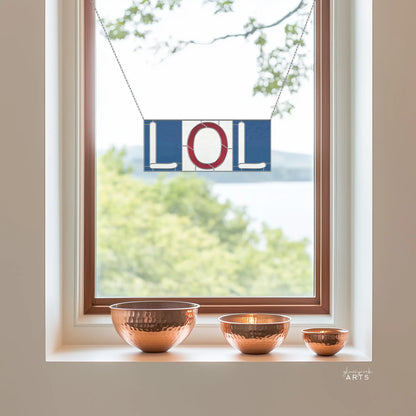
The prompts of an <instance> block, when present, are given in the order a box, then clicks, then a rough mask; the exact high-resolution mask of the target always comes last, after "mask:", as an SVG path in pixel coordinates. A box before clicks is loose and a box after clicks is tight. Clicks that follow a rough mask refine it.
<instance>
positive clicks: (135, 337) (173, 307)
mask: <svg viewBox="0 0 416 416" xmlns="http://www.w3.org/2000/svg"><path fill="white" fill-rule="evenodd" d="M198 308H199V305H198V304H196V303H190V302H176V301H142V302H123V303H116V304H114V305H111V306H110V309H111V318H112V320H113V325H114V328H115V329H116V331H117V332H118V334H119V335H120V337H121V338H123V339H124V341H126V342H127V343H128V344H130V345H132V346H134V347H137V348H139V349H141V350H142V351H144V352H165V351H167V350H169V349H170V348H172V347H174V346H175V345H178V344H180V343H181V342H182V341H183V340H184V339H185V338H186V337H187V336H188V335H189V334H190V333H191V331H192V329H193V327H194V326H195V320H196V316H197V314H198Z"/></svg>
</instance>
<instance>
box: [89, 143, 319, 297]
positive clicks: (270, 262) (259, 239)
mask: <svg viewBox="0 0 416 416" xmlns="http://www.w3.org/2000/svg"><path fill="white" fill-rule="evenodd" d="M123 158H124V152H123V151H116V150H115V149H112V150H110V151H108V152H107V153H105V154H104V155H102V156H101V157H100V158H99V159H98V165H97V182H98V183H97V275H98V279H97V283H98V292H99V294H100V295H101V296H302V295H308V294H310V293H312V287H313V286H312V281H313V279H312V275H313V268H312V264H311V261H310V258H309V255H308V254H307V252H306V247H307V245H308V241H307V240H301V241H288V240H287V239H286V238H285V237H284V235H283V234H282V231H281V230H279V229H271V228H269V227H266V226H263V228H262V229H261V230H260V231H259V232H256V231H252V230H251V227H250V218H249V217H248V215H247V214H246V212H245V210H244V209H242V208H241V207H236V206H235V205H233V204H232V203H231V202H230V201H226V202H219V201H218V199H217V197H216V196H215V194H214V192H213V190H212V187H211V184H210V183H209V182H207V181H206V180H205V179H203V178H199V177H196V176H194V175H192V174H189V175H184V174H178V175H177V176H175V177H174V178H173V179H167V178H166V177H164V176H163V175H161V176H160V177H159V178H158V180H157V181H156V182H155V183H153V184H149V183H145V182H143V181H141V180H140V179H137V178H134V176H132V175H131V172H132V171H131V168H126V167H125V164H124V160H123Z"/></svg>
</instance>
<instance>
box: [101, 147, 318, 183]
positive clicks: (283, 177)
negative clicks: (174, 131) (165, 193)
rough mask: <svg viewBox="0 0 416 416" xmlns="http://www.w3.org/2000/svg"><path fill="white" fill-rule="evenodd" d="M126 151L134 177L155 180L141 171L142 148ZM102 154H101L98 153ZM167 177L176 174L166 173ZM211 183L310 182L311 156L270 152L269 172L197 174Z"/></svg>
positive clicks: (311, 170) (153, 173)
mask: <svg viewBox="0 0 416 416" xmlns="http://www.w3.org/2000/svg"><path fill="white" fill-rule="evenodd" d="M125 149H126V152H127V153H126V165H130V166H133V169H134V171H133V174H134V176H137V177H140V178H141V179H143V180H146V181H153V180H155V179H156V177H157V175H158V172H144V171H143V147H142V146H128V147H126V148H125ZM98 153H99V154H100V153H103V152H98ZM166 174H167V176H171V175H177V173H174V172H172V173H166ZM196 174H197V175H198V176H202V177H205V178H206V179H208V180H210V181H211V182H265V181H270V182H287V181H297V182H303V181H311V180H312V179H313V159H312V156H311V155H305V154H302V153H289V152H279V151H272V171H271V172H215V173H212V172H197V173H196Z"/></svg>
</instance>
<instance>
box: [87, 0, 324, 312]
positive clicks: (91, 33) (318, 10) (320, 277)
mask: <svg viewBox="0 0 416 416" xmlns="http://www.w3.org/2000/svg"><path fill="white" fill-rule="evenodd" d="M94 100H95V15H94V10H93V8H92V6H91V3H90V2H89V1H87V0H85V1H84V178H83V180H84V190H83V213H84V216H83V219H84V225H83V233H84V236H83V238H84V245H83V257H84V258H83V260H84V267H83V277H84V279H83V280H84V292H83V296H84V313H85V314H109V313H110V310H109V305H111V304H113V303H117V302H123V301H133V300H143V299H146V300H152V299H175V300H184V301H189V300H191V301H193V302H196V303H198V304H200V305H201V308H200V312H201V313H229V312H275V313H288V314H327V313H329V311H330V261H331V255H330V249H331V248H330V204H331V198H330V197H331V195H330V172H331V171H330V119H331V118H330V0H316V6H315V114H316V121H315V130H316V131H315V274H314V276H315V295H314V296H313V297H299V298H296V297H220V298H214V297H201V298H194V297H193V298H182V297H175V298H97V297H96V296H95V212H96V211H95V195H96V192H95V175H96V172H95V101H94Z"/></svg>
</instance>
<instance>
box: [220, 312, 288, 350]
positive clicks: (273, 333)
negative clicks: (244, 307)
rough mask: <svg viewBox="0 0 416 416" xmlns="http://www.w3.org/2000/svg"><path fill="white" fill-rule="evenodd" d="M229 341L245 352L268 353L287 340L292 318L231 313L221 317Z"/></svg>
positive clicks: (222, 327)
mask: <svg viewBox="0 0 416 416" xmlns="http://www.w3.org/2000/svg"><path fill="white" fill-rule="evenodd" d="M219 321H220V322H221V330H222V332H223V334H224V337H225V339H226V340H227V342H228V343H229V344H230V345H231V346H232V347H234V348H236V349H238V350H240V351H241V352H242V353H244V354H267V353H269V352H270V351H272V350H273V349H274V348H276V347H278V346H279V345H281V344H282V342H283V341H284V340H285V338H286V336H287V333H288V331H289V326H290V318H289V317H287V316H284V315H274V314H257V313H246V314H231V315H224V316H221V317H220V318H219Z"/></svg>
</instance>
